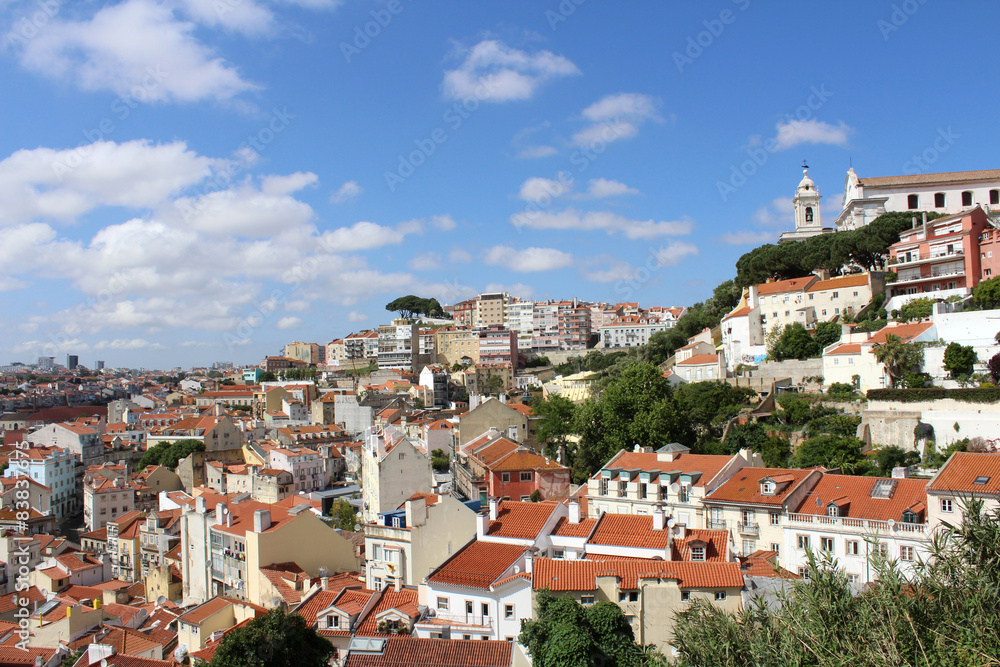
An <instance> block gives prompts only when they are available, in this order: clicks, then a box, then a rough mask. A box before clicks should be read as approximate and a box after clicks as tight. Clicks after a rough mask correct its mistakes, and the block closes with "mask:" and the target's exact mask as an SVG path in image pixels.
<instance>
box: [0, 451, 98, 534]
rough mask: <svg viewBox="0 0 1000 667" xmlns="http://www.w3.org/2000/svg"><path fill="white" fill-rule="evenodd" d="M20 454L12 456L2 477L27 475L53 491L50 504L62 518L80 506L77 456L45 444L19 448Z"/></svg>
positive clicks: (55, 513) (53, 510) (54, 512)
mask: <svg viewBox="0 0 1000 667" xmlns="http://www.w3.org/2000/svg"><path fill="white" fill-rule="evenodd" d="M22 451H23V452H24V454H25V456H24V457H22V458H17V457H11V459H10V465H9V467H8V468H7V470H6V471H4V477H18V476H20V475H26V476H27V477H30V478H31V479H32V480H34V481H36V482H38V483H39V484H41V485H42V486H46V487H48V488H49V490H50V491H51V492H52V497H51V500H50V507H51V508H52V514H53V515H54V516H55V517H56V518H57V519H60V520H61V519H64V518H67V517H69V516H71V515H72V514H75V513H76V511H77V510H79V509H80V501H79V491H78V487H77V484H76V457H75V456H73V455H72V454H71V453H70V452H68V451H66V450H65V449H59V448H57V447H45V448H38V449H29V450H22Z"/></svg>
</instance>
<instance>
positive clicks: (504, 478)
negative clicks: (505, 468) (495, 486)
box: [500, 472, 510, 484]
mask: <svg viewBox="0 0 1000 667" xmlns="http://www.w3.org/2000/svg"><path fill="white" fill-rule="evenodd" d="M500 481H502V482H503V483H504V484H507V483H508V482H510V473H509V472H503V473H500Z"/></svg>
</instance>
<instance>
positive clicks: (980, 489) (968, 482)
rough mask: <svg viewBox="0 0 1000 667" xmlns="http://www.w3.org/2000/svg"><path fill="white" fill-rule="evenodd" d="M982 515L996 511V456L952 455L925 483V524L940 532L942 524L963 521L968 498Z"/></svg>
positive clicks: (999, 500)
mask: <svg viewBox="0 0 1000 667" xmlns="http://www.w3.org/2000/svg"><path fill="white" fill-rule="evenodd" d="M973 497H975V498H976V499H978V500H980V501H982V503H983V509H984V511H986V512H993V511H996V509H997V508H998V507H1000V454H980V453H973V452H955V453H954V454H952V456H951V458H949V459H948V461H947V462H946V463H945V464H944V465H943V466H941V469H940V470H938V472H937V474H936V475H934V477H933V478H931V481H930V482H928V483H927V523H928V525H929V528H930V529H931V530H940V529H941V528H942V525H943V524H944V523H950V524H952V525H957V524H960V523H962V522H963V521H964V520H965V513H966V510H967V503H968V502H969V500H970V499H971V498H973Z"/></svg>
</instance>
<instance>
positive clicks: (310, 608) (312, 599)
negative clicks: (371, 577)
mask: <svg viewBox="0 0 1000 667" xmlns="http://www.w3.org/2000/svg"><path fill="white" fill-rule="evenodd" d="M339 577H340V575H337V577H331V579H330V584H329V587H328V588H327V589H326V590H319V591H316V592H315V593H313V594H312V595H311V596H309V598H308V599H307V600H305V601H304V602H303V603H301V604H300V605H299V606H298V607H297V608H296V609H295V613H296V614H298V615H299V616H301V617H302V618H304V619H306V622H307V623H308V624H309V625H312V624H314V623H316V615H317V614H319V612H321V611H323V610H324V609H328V608H329V607H330V606H331V605H333V604H334V603H335V601H336V600H337V598H338V597H341V594H342V593H344V592H345V591H347V590H353V591H355V592H357V593H362V594H363V595H365V596H370V595H371V594H372V592H373V591H366V590H362V587H361V582H359V581H358V580H357V579H355V580H354V581H353V582H347V581H344V580H342V579H340V580H338V581H337V582H336V583H335V582H334V579H338V578H339ZM347 586H351V587H352V588H350V589H348V588H347ZM364 599H365V601H367V597H366V598H364ZM338 606H339V605H338ZM361 606H364V603H362V605H361Z"/></svg>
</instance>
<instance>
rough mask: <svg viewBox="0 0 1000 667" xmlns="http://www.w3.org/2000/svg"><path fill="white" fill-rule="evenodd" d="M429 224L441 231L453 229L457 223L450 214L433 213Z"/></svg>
mask: <svg viewBox="0 0 1000 667" xmlns="http://www.w3.org/2000/svg"><path fill="white" fill-rule="evenodd" d="M431 226H432V227H434V229H437V230H440V231H442V232H448V231H451V230H452V229H455V227H456V226H458V223H456V222H455V221H454V220H453V219H452V217H451V216H450V215H435V216H431Z"/></svg>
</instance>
